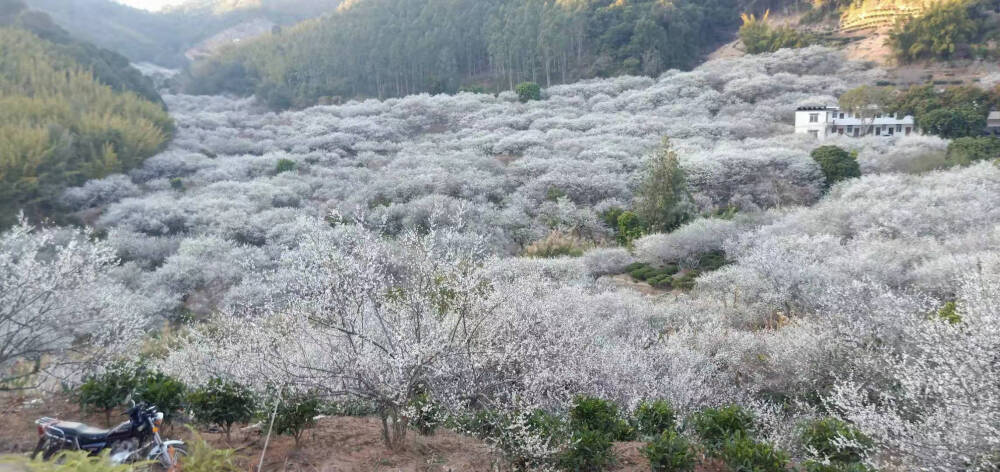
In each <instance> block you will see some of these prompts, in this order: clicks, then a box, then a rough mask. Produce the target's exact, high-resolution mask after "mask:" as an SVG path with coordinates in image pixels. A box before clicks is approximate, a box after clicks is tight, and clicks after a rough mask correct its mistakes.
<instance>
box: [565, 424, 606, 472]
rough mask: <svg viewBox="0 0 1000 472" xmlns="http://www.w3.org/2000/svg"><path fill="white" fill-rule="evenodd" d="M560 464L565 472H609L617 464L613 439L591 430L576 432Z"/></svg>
mask: <svg viewBox="0 0 1000 472" xmlns="http://www.w3.org/2000/svg"><path fill="white" fill-rule="evenodd" d="M559 463H560V464H559V465H561V466H562V468H563V470H568V471H573V472H599V471H603V470H608V469H609V468H611V466H612V465H613V464H614V463H615V454H614V451H613V450H612V443H611V437H609V436H608V435H606V434H603V433H601V432H600V431H594V430H589V429H588V430H581V431H575V432H574V433H573V436H572V437H571V438H570V443H569V447H568V448H566V451H565V452H563V454H562V457H560V459H559Z"/></svg>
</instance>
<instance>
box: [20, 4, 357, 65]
mask: <svg viewBox="0 0 1000 472" xmlns="http://www.w3.org/2000/svg"><path fill="white" fill-rule="evenodd" d="M27 2H28V5H29V6H30V7H31V8H34V9H36V10H40V11H43V12H46V13H48V14H49V15H51V16H52V18H53V19H54V20H55V22H56V23H58V24H59V25H60V26H62V27H63V28H65V29H67V30H68V31H69V32H70V33H72V34H73V35H75V36H78V37H80V38H83V39H85V40H87V41H91V42H93V43H94V44H97V45H98V46H101V47H104V48H108V49H111V50H114V51H117V52H119V53H121V54H123V55H125V56H126V57H128V58H129V59H131V60H132V61H133V62H151V63H155V64H159V65H162V66H167V67H175V68H179V67H183V66H184V65H185V64H187V60H186V59H185V57H184V53H185V52H186V51H187V50H188V49H189V48H191V47H192V46H194V45H195V44H197V43H198V42H200V41H202V40H204V39H206V38H209V37H211V36H213V35H215V34H217V33H219V32H220V31H223V30H225V29H227V28H231V27H233V26H236V25H239V24H241V23H244V22H247V21H252V20H254V19H257V18H265V19H267V20H269V21H272V22H275V23H278V24H292V23H295V22H298V21H301V20H303V19H306V18H311V17H313V16H316V15H319V14H321V13H322V12H324V11H327V10H332V9H334V8H336V6H337V4H338V3H339V0H276V1H259V2H255V3H254V5H248V6H246V7H245V8H233V7H234V5H232V2H218V1H214V0H213V1H211V2H204V1H198V2H193V3H190V4H185V5H182V6H179V7H176V8H174V9H171V10H168V11H166V12H162V13H152V12H148V11H144V10H139V9H136V8H131V7H128V6H125V5H122V4H119V3H116V2H114V1H112V0H73V1H66V0H27Z"/></svg>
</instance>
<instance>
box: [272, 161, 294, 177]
mask: <svg viewBox="0 0 1000 472" xmlns="http://www.w3.org/2000/svg"><path fill="white" fill-rule="evenodd" d="M293 170H295V161H293V160H291V159H279V160H278V165H277V166H275V172H277V173H279V174H280V173H282V172H291V171H293Z"/></svg>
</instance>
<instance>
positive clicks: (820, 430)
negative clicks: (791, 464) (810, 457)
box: [801, 418, 875, 463]
mask: <svg viewBox="0 0 1000 472" xmlns="http://www.w3.org/2000/svg"><path fill="white" fill-rule="evenodd" d="M801 438H802V444H803V445H804V446H806V447H807V448H809V449H811V450H813V451H815V452H816V454H817V455H818V456H819V457H821V458H825V459H829V460H830V461H834V462H842V463H850V462H860V461H861V460H862V459H864V457H865V456H866V455H867V453H868V451H870V450H871V449H872V448H873V447H874V446H875V444H874V443H873V442H872V440H871V439H870V438H868V436H865V435H864V434H862V433H861V432H860V431H858V430H857V429H855V428H854V427H852V426H851V425H849V424H847V423H845V422H843V421H841V420H838V419H836V418H823V419H819V420H815V421H810V422H808V423H806V424H804V425H802V433H801ZM838 438H843V439H845V440H847V441H850V442H853V443H857V446H847V447H843V448H840V447H837V441H838Z"/></svg>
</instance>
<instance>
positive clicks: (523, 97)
mask: <svg viewBox="0 0 1000 472" xmlns="http://www.w3.org/2000/svg"><path fill="white" fill-rule="evenodd" d="M514 91H515V92H517V99H518V100H520V101H521V103H527V102H529V101H531V100H541V99H542V87H541V86H539V85H538V84H536V83H534V82H521V83H519V84H517V87H515V88H514Z"/></svg>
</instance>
